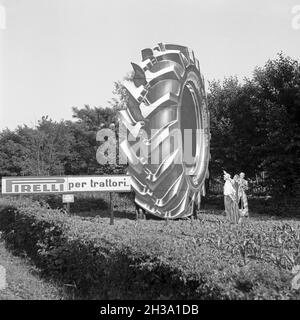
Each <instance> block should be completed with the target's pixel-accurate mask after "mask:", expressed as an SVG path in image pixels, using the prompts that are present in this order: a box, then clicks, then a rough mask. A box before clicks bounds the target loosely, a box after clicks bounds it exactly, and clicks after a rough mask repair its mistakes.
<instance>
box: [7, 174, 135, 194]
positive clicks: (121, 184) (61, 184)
mask: <svg viewBox="0 0 300 320" xmlns="http://www.w3.org/2000/svg"><path fill="white" fill-rule="evenodd" d="M94 191H98V192H100V191H101V192H103V191H117V192H128V191H131V177H130V176H127V175H118V176H61V177H59V176H58V177H2V194H11V195H14V194H49V193H74V192H94Z"/></svg>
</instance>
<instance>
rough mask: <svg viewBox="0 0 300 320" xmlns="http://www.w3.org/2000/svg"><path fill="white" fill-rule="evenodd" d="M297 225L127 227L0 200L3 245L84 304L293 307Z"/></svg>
mask: <svg viewBox="0 0 300 320" xmlns="http://www.w3.org/2000/svg"><path fill="white" fill-rule="evenodd" d="M299 225H300V224H299V222H293V221H284V222H278V221H266V222H264V221H248V222H245V223H244V225H242V226H235V225H231V224H230V223H229V222H227V221H226V219H225V218H224V217H221V216H216V215H212V214H205V215H202V216H201V218H200V219H199V220H190V221H187V220H185V221H183V220H180V221H169V223H168V224H166V223H165V222H164V221H155V220H153V221H152V220H146V221H139V222H136V221H133V220H129V219H118V220H116V222H115V225H114V226H111V225H109V219H108V218H99V217H98V218H97V217H95V218H82V217H77V216H68V215H67V214H66V213H64V212H63V211H60V210H58V209H57V210H54V209H50V207H49V206H47V205H41V204H40V203H38V202H32V201H30V200H19V201H15V200H14V201H12V200H9V199H2V200H0V229H1V230H2V236H3V238H4V239H5V240H6V243H7V244H8V245H9V246H10V247H11V248H12V249H14V250H15V251H16V252H19V253H22V252H26V254H27V255H28V256H29V257H30V258H31V259H32V261H33V262H34V263H35V264H36V265H37V267H39V268H40V269H41V270H42V271H43V274H44V276H46V277H51V278H53V279H55V280H57V281H58V282H60V283H62V284H67V285H74V286H75V287H76V294H77V298H81V299H83V298H90V299H299V298H300V292H299V290H297V289H295V288H294V289H293V288H292V285H291V281H292V280H293V278H294V277H295V275H294V274H293V273H292V270H294V269H295V267H296V266H297V265H299V264H300V257H299V248H300V240H299V230H300V227H299Z"/></svg>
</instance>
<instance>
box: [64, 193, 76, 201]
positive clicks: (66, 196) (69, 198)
mask: <svg viewBox="0 0 300 320" xmlns="http://www.w3.org/2000/svg"><path fill="white" fill-rule="evenodd" d="M62 201H63V203H73V202H74V194H63V195H62Z"/></svg>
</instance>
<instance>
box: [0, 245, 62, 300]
mask: <svg viewBox="0 0 300 320" xmlns="http://www.w3.org/2000/svg"><path fill="white" fill-rule="evenodd" d="M0 266H2V267H4V268H5V269H6V283H7V286H6V288H5V289H2V290H1V289H0V300H61V299H65V298H66V297H65V294H64V292H63V290H62V289H61V288H59V287H58V286H57V285H55V284H52V283H51V282H50V281H46V280H44V279H42V278H41V277H40V275H39V273H40V272H39V270H38V269H37V268H36V267H34V265H32V264H31V263H30V262H29V261H28V258H26V257H24V256H23V257H17V256H15V255H13V254H12V253H11V252H10V251H8V250H7V249H6V247H5V243H4V242H3V241H0Z"/></svg>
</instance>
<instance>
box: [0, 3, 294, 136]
mask: <svg viewBox="0 0 300 320" xmlns="http://www.w3.org/2000/svg"><path fill="white" fill-rule="evenodd" d="M295 6H300V0H206V1H203V0H180V1H179V0H151V1H149V0H147V1H146V0H0V130H2V129H4V128H6V127H8V128H10V129H14V128H15V127H16V126H17V125H21V124H24V123H25V124H27V125H29V126H34V125H35V124H36V123H37V121H38V120H39V119H40V118H41V117H42V116H43V115H48V116H49V117H51V118H52V119H54V120H57V121H59V120H61V119H72V107H73V106H76V107H83V106H84V105H85V104H89V105H90V106H92V107H93V106H102V107H106V106H108V105H109V104H108V100H110V99H111V98H112V97H113V94H112V90H113V83H114V81H117V80H122V79H123V77H124V76H125V75H126V74H127V73H128V72H129V71H131V65H130V62H139V61H140V60H141V56H140V51H141V50H142V49H143V48H147V47H154V46H155V45H156V44H157V43H159V42H165V43H175V44H180V45H186V46H189V47H190V48H191V49H193V50H194V52H195V55H196V57H197V58H198V59H199V61H200V65H201V70H202V73H203V75H204V77H205V79H206V80H213V79H220V80H222V79H223V78H224V77H227V76H234V75H236V76H237V77H238V78H239V79H241V80H242V79H243V78H244V77H250V76H251V74H252V72H253V70H254V68H255V67H256V66H263V65H264V64H265V62H266V61H267V60H268V59H270V58H275V57H276V54H277V53H278V52H280V51H283V52H284V53H285V54H287V55H289V56H291V57H292V58H296V59H299V55H300V28H299V29H298V28H295V27H294V25H293V19H294V20H295V18H296V17H295V12H296V13H297V12H299V13H300V10H299V11H297V7H296V9H295ZM299 21H300V19H299Z"/></svg>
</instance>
